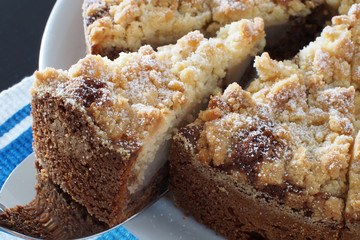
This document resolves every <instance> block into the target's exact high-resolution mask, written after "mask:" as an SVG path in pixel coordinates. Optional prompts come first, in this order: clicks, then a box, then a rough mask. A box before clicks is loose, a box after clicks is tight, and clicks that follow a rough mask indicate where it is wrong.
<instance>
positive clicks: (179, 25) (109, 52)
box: [83, 0, 346, 59]
mask: <svg viewBox="0 0 360 240" xmlns="http://www.w3.org/2000/svg"><path fill="white" fill-rule="evenodd" d="M324 4H325V1H323V0H306V1H301V0H289V1H271V0H255V1H248V0H246V1H229V0H208V1H200V0H196V1H182V0H180V1H178V0H176V1H175V0H171V1H163V0H160V1H145V0H136V1H130V0H85V1H84V4H83V19H84V29H85V37H86V45H87V51H88V52H89V53H92V54H100V55H102V56H108V57H109V58H112V59H113V58H116V57H117V56H118V54H119V53H120V52H123V51H137V50H138V49H139V48H140V47H141V46H142V45H144V44H150V45H151V46H152V47H154V48H156V47H158V46H162V45H165V44H170V43H175V42H176V41H177V39H179V38H180V37H182V36H184V35H185V34H187V33H188V32H190V31H193V30H200V31H201V32H202V33H203V34H204V35H205V36H206V37H209V36H214V35H215V34H216V32H217V31H218V30H219V29H220V27H222V26H224V25H226V24H229V23H231V22H234V21H238V20H241V19H252V18H254V17H261V18H263V19H264V22H265V25H266V26H267V27H274V26H280V27H279V28H277V29H276V30H275V32H277V33H275V34H273V35H274V36H275V37H278V36H279V34H278V32H282V31H283V30H284V25H286V23H288V22H289V21H290V20H291V19H292V18H298V17H305V16H307V15H309V14H310V13H311V11H312V10H313V9H315V8H316V7H318V6H320V5H324ZM339 4H340V3H339V1H327V4H326V5H327V7H328V8H329V9H333V8H335V9H336V8H337V7H338V6H339ZM344 5H345V4H344ZM343 8H344V9H345V8H346V6H344V7H343ZM323 9H324V7H323ZM308 24H309V23H308ZM275 28H276V27H275ZM267 32H268V31H267ZM267 34H269V32H268V33H267Z"/></svg>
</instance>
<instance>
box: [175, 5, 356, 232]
mask: <svg viewBox="0 0 360 240" xmlns="http://www.w3.org/2000/svg"><path fill="white" fill-rule="evenodd" d="M359 19H360V5H352V6H351V8H350V10H349V12H348V14H347V15H340V16H336V17H334V18H333V19H332V25H331V26H328V27H325V28H324V30H323V32H322V34H321V36H320V37H318V38H317V39H316V40H315V41H314V42H312V43H310V44H309V45H308V46H307V47H305V48H304V49H303V50H301V51H300V52H299V53H298V55H297V56H296V57H295V58H294V59H293V60H292V61H275V60H272V59H271V58H270V56H269V54H267V53H263V54H262V55H261V57H256V60H255V67H256V69H257V73H258V78H257V79H256V80H255V81H253V82H252V83H251V84H250V86H249V87H248V88H247V90H243V89H242V88H241V87H240V86H238V85H237V84H235V83H234V84H231V85H230V86H229V87H227V89H226V90H225V91H224V93H223V94H222V95H221V94H218V95H216V96H214V97H212V99H211V101H210V103H209V105H208V108H207V110H205V111H202V112H201V113H200V114H199V117H198V119H197V120H196V121H195V122H193V123H191V124H189V125H187V126H186V127H184V128H182V129H181V130H179V132H178V134H177V135H176V136H175V137H174V142H173V145H172V148H171V155H170V156H171V158H170V189H171V190H172V191H173V193H174V199H175V202H176V203H177V204H178V205H179V206H180V207H181V208H184V209H185V210H187V211H189V212H190V213H191V214H192V215H193V216H194V217H195V218H196V219H197V220H198V221H200V222H202V223H204V224H206V225H208V226H210V227H211V228H213V229H214V230H215V231H217V232H219V233H221V234H222V235H224V236H225V237H227V238H229V239H356V238H358V235H359V200H360V197H359V191H358V190H359V180H358V179H359V177H358V176H359V172H360V171H359V163H358V162H359V160H358V159H359V149H360V147H359V135H358V132H359V126H360V125H359V111H360V110H359V103H360V97H359V79H360V78H359V74H360V73H359V63H360V62H359V53H360V52H359V43H360V41H359V39H360V38H359V33H360V31H359V29H360V22H359Z"/></svg>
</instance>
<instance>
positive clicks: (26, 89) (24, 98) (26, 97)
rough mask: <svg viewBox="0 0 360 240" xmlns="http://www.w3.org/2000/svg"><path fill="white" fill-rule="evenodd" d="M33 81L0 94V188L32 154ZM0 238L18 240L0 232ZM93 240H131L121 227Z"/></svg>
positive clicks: (25, 82)
mask: <svg viewBox="0 0 360 240" xmlns="http://www.w3.org/2000/svg"><path fill="white" fill-rule="evenodd" d="M32 81H33V78H32V77H27V78H25V79H23V80H22V81H21V82H20V83H18V84H16V85H14V86H13V87H11V88H9V89H7V90H5V91H2V92H1V93H0V106H1V107H0V161H1V163H0V186H2V185H3V184H4V182H5V180H6V178H7V177H8V176H9V175H10V173H11V172H12V170H13V169H14V168H15V167H16V166H17V165H18V164H19V163H20V162H21V161H22V160H24V159H25V158H26V157H27V156H28V155H30V154H31V153H32V151H33V150H32V142H33V138H32V129H31V125H32V118H31V114H30V112H31V106H30V87H31V85H32ZM0 239H6V240H7V239H9V240H14V239H19V238H17V237H14V236H11V235H9V234H7V233H5V232H1V231H0ZM94 239H96V240H112V239H120V240H135V239H136V238H135V237H134V236H133V235H132V234H131V233H130V232H129V231H127V230H126V229H125V228H123V227H118V228H116V229H114V230H112V231H110V232H107V233H105V234H103V235H101V236H100V237H96V238H94Z"/></svg>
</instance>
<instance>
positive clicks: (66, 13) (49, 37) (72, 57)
mask: <svg viewBox="0 0 360 240" xmlns="http://www.w3.org/2000/svg"><path fill="white" fill-rule="evenodd" d="M81 5H82V0H58V1H57V2H56V4H55V6H54V9H53V11H52V12H51V15H50V17H49V20H48V22H47V24H46V28H45V31H44V35H43V39H42V43H41V48H40V59H39V69H40V70H43V69H45V68H46V67H54V68H61V69H68V68H69V67H70V66H71V65H72V64H74V63H76V62H77V61H78V60H79V59H81V58H83V57H84V56H85V54H86V53H85V38H84V31H83V25H82V13H81ZM34 159H35V157H34V154H32V155H30V157H28V158H27V159H26V160H25V161H24V162H23V163H21V165H19V167H18V168H17V169H16V171H15V172H14V173H13V174H14V175H15V174H16V175H17V174H21V175H20V176H21V177H22V178H23V179H24V181H22V183H20V182H17V181H7V182H6V184H5V186H4V189H17V190H18V191H17V192H16V193H12V194H5V195H6V197H10V198H11V197H15V198H17V199H20V203H21V204H24V203H27V202H29V201H30V200H31V199H32V198H33V197H34V195H35V190H33V192H31V191H30V193H29V192H28V191H26V192H25V191H22V190H23V189H25V188H26V189H34V185H35V176H34V171H32V172H31V171H25V172H24V171H23V170H22V169H23V168H24V166H25V165H28V164H31V165H33V162H34ZM25 167H26V166H25ZM26 169H29V168H28V167H26ZM12 177H15V176H12ZM8 184H11V185H8ZM26 184H27V185H26ZM6 192H9V191H5V193H6ZM19 193H22V195H19V196H21V197H20V198H18V197H16V196H14V195H16V194H19ZM24 195H26V196H24ZM9 201H10V203H11V202H14V201H13V200H11V199H10V200H9ZM16 201H19V200H16ZM14 203H15V202H14ZM8 207H10V206H8ZM123 227H125V228H126V229H127V230H128V231H129V232H131V233H132V234H133V235H134V236H135V237H137V238H138V239H140V240H147V239H149V240H153V239H159V240H161V239H189V240H190V239H199V240H201V239H206V240H220V239H223V238H222V237H220V236H218V235H216V234H215V233H214V232H213V231H212V230H209V229H207V228H206V227H205V226H203V225H201V224H199V223H198V222H196V221H195V220H194V219H193V218H192V217H185V214H184V212H182V211H181V210H179V209H178V208H176V207H175V206H174V203H173V202H172V201H171V200H167V199H165V198H162V199H160V200H159V201H158V202H156V203H155V204H154V205H153V206H151V207H150V208H148V209H147V210H145V211H144V212H143V213H141V214H140V215H138V216H137V217H135V218H134V219H132V220H130V221H129V222H127V223H125V224H124V225H123Z"/></svg>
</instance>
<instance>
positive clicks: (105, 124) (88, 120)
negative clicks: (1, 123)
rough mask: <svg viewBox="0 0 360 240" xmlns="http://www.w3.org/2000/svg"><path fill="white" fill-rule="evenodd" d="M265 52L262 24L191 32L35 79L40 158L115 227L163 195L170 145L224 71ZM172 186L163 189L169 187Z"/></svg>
mask: <svg viewBox="0 0 360 240" xmlns="http://www.w3.org/2000/svg"><path fill="white" fill-rule="evenodd" d="M263 46H264V25H263V21H262V20H261V19H259V18H256V19H254V20H242V21H239V22H234V23H232V24H230V25H227V26H225V27H224V28H222V29H221V30H220V31H219V32H218V34H217V37H216V38H211V39H206V38H204V37H203V35H202V34H201V33H200V32H198V31H195V32H191V33H189V34H187V35H186V36H184V37H183V38H181V39H180V40H179V41H178V42H177V44H175V45H169V46H164V47H161V48H159V49H158V51H156V52H155V51H154V50H153V49H152V48H151V47H150V46H143V47H141V48H140V50H139V51H138V52H135V53H128V54H126V53H122V54H120V56H119V58H117V59H116V60H114V61H111V60H109V59H108V58H102V57H100V56H94V55H88V56H86V57H85V58H84V59H82V60H80V61H79V62H78V63H77V64H75V65H73V66H72V67H71V68H70V69H69V70H68V71H62V70H55V69H51V68H49V69H46V70H45V71H43V72H37V73H36V74H35V76H36V79H35V82H34V85H33V88H32V91H31V94H32V103H31V104H32V116H33V118H34V120H33V131H34V151H35V153H36V157H37V159H38V161H39V165H40V166H41V168H43V169H44V171H45V172H46V174H47V175H48V177H49V178H50V179H51V180H52V181H53V183H54V184H55V185H57V186H59V188H60V189H61V190H63V191H64V192H65V193H66V194H68V195H70V196H71V197H72V199H73V200H75V201H76V202H78V203H79V204H81V205H83V206H85V207H86V209H87V211H88V212H89V214H90V215H93V216H95V217H96V218H97V219H98V220H100V221H103V222H105V223H106V224H107V225H108V226H114V225H116V224H118V223H120V222H122V221H124V220H125V219H127V218H128V217H129V216H131V215H133V214H134V213H135V212H137V211H138V210H139V209H141V208H142V207H143V206H144V205H146V204H147V203H148V202H149V201H151V199H153V198H154V196H156V195H157V194H158V193H161V192H162V191H163V189H164V185H165V182H166V180H167V174H168V171H166V166H167V165H166V162H167V158H168V149H169V147H170V144H171V143H170V140H171V138H172V135H173V133H174V131H176V129H177V127H179V126H182V125H184V124H186V123H188V122H189V121H191V120H193V119H194V116H195V114H196V113H197V111H198V110H199V108H201V107H202V106H203V105H204V104H206V102H207V101H208V97H209V95H210V94H213V93H215V92H218V91H219V89H220V87H221V86H222V84H223V79H224V78H225V77H226V75H227V71H229V70H230V69H232V68H235V67H236V66H238V65H239V64H241V63H242V62H243V61H244V60H245V59H247V57H248V56H249V55H255V54H256V53H257V52H258V51H259V50H261V49H262V48H263ZM165 187H166V185H165Z"/></svg>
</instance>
